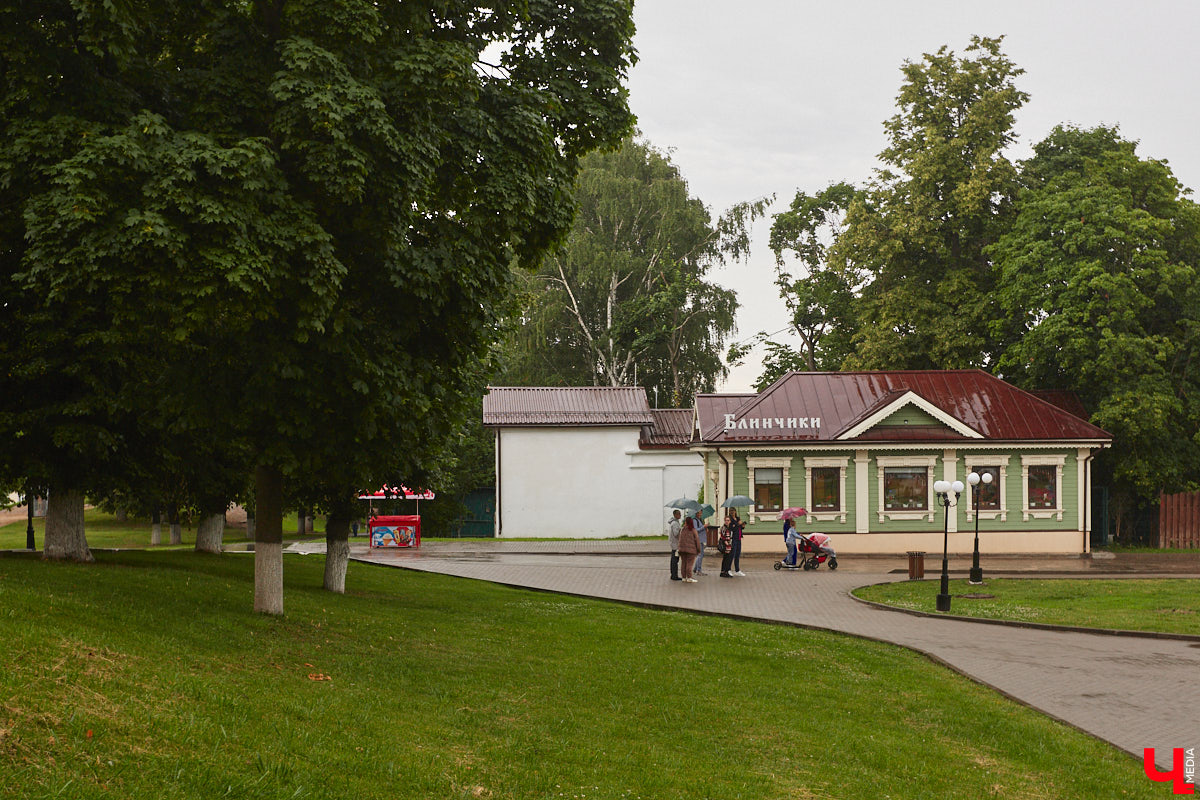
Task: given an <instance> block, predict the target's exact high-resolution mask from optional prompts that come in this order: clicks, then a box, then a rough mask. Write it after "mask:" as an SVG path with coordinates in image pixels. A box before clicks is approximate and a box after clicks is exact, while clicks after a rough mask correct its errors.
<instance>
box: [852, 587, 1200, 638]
mask: <svg viewBox="0 0 1200 800" xmlns="http://www.w3.org/2000/svg"><path fill="white" fill-rule="evenodd" d="M937 593H938V582H937V581H933V580H925V581H900V582H897V583H886V584H880V585H878V586H864V587H863V588H861V589H856V590H855V591H854V594H855V595H857V596H858V597H861V598H862V599H864V600H871V601H873V602H876V603H886V604H887V605H892V606H896V607H898V608H909V609H913V610H916V611H928V612H933V611H934V610H935V608H934V606H935V601H936V596H937ZM964 594H990V595H995V597H994V598H985V599H978V600H973V599H965V598H962V597H960V595H964ZM950 595H951V597H952V598H953V599H952V600H951V608H950V613H952V614H955V615H958V616H963V617H983V618H988V619H1007V620H1013V621H1017V622H1039V623H1043V624H1050V625H1072V626H1078V627H1083V628H1114V629H1119V630H1129V631H1155V632H1160V633H1188V634H1193V635H1200V581H1197V580H1195V579H1187V578H1148V579H1142V578H1129V579H1124V578H1122V579H1119V580H1104V579H1099V578H1088V579H1086V580H1084V579H1077V580H1052V579H1051V580H1046V579H1041V578H1039V579H1006V578H995V579H988V580H987V581H986V583H985V585H983V586H971V585H970V584H968V583H967V582H966V581H965V580H952V581H950Z"/></svg>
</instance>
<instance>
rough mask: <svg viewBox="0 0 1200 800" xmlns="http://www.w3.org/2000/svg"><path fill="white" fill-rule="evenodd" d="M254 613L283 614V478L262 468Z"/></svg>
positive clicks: (257, 479)
mask: <svg viewBox="0 0 1200 800" xmlns="http://www.w3.org/2000/svg"><path fill="white" fill-rule="evenodd" d="M254 506H255V507H254V518H255V520H257V522H256V525H255V534H254V610H255V611H257V612H259V613H262V614H282V613H283V475H282V474H280V472H279V470H278V469H275V468H273V467H269V466H265V465H259V466H258V467H257V468H255V470H254Z"/></svg>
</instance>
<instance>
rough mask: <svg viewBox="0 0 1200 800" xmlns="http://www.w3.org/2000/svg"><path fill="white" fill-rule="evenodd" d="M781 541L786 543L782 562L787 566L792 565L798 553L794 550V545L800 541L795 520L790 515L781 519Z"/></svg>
mask: <svg viewBox="0 0 1200 800" xmlns="http://www.w3.org/2000/svg"><path fill="white" fill-rule="evenodd" d="M783 541H784V542H785V543H787V557H786V558H785V559H784V560H783V563H784V564H787V565H788V566H789V567H794V566H796V559H797V558H798V555H799V554H798V553H797V552H796V547H797V544H798V543H799V541H800V533H799V531H797V530H796V522H795V521H794V520H793V519H792V518H791V517H788V518H787V519H785V520H784V521H783Z"/></svg>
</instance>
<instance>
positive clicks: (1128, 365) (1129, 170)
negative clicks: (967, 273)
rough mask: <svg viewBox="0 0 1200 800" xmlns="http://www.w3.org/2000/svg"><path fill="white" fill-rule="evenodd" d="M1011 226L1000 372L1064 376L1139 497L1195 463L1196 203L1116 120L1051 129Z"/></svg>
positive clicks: (1169, 487)
mask: <svg viewBox="0 0 1200 800" xmlns="http://www.w3.org/2000/svg"><path fill="white" fill-rule="evenodd" d="M1022 179H1023V182H1024V184H1025V189H1024V191H1023V192H1022V194H1021V197H1020V201H1019V211H1018V214H1017V216H1016V218H1015V220H1014V222H1013V225H1012V227H1011V228H1010V229H1009V230H1008V231H1007V232H1006V233H1005V234H1004V236H1002V237H1001V238H1000V240H999V241H998V242H997V244H996V245H995V246H994V247H992V248H991V249H990V251H989V252H990V254H991V255H992V257H993V258H995V260H996V263H997V265H998V267H999V270H1000V276H1001V280H1000V285H999V287H998V289H997V291H996V293H995V297H996V300H997V303H998V305H999V306H1000V307H1001V308H1002V309H1003V310H1004V312H1005V314H1006V315H1007V318H1008V321H1007V322H1005V323H1004V324H1003V327H1002V328H1001V331H1000V332H1001V333H1002V334H1003V335H1005V336H1008V337H1011V339H1012V341H1011V343H1010V345H1009V346H1008V347H1007V348H1006V350H1005V351H1004V353H1003V354H1002V356H1001V358H1000V359H999V363H998V365H997V366H998V368H999V369H1000V370H1002V371H1003V373H1004V374H1005V376H1006V377H1008V378H1010V379H1011V380H1013V381H1015V382H1017V383H1018V384H1020V385H1022V386H1027V387H1032V388H1049V387H1066V388H1070V389H1072V390H1074V391H1076V392H1077V393H1078V394H1079V395H1080V396H1081V398H1082V399H1083V400H1084V402H1085V405H1086V406H1087V407H1088V408H1089V409H1090V410H1091V411H1092V421H1093V422H1095V423H1096V424H1097V425H1100V426H1101V427H1103V428H1105V429H1106V430H1108V431H1110V432H1111V433H1112V434H1113V435H1114V453H1113V456H1114V459H1113V460H1114V464H1115V475H1114V477H1115V478H1116V480H1117V482H1118V484H1119V485H1120V486H1122V487H1124V488H1125V489H1127V490H1129V491H1131V492H1133V493H1134V494H1136V495H1140V496H1141V497H1145V498H1149V497H1153V496H1155V495H1157V493H1158V492H1159V491H1164V490H1165V491H1180V490H1183V489H1187V488H1192V487H1194V486H1195V483H1196V476H1197V475H1198V474H1200V282H1198V281H1197V278H1198V276H1197V269H1198V267H1200V207H1198V206H1197V205H1196V203H1194V202H1193V201H1191V200H1190V199H1188V198H1186V197H1185V196H1184V195H1183V193H1182V187H1181V186H1180V185H1179V183H1178V182H1177V181H1176V180H1175V178H1174V176H1173V175H1172V174H1171V171H1170V169H1169V168H1168V167H1167V165H1166V164H1165V163H1164V162H1161V161H1155V160H1149V159H1142V158H1139V157H1138V156H1137V154H1136V146H1135V143H1133V142H1130V141H1126V140H1124V139H1122V138H1121V137H1120V135H1119V133H1118V131H1117V130H1115V129H1112V128H1105V127H1099V128H1095V129H1092V130H1081V129H1078V128H1072V127H1062V126H1060V127H1058V128H1056V129H1055V130H1054V131H1053V132H1052V133H1051V134H1050V136H1049V137H1047V138H1046V139H1045V140H1044V141H1042V142H1041V143H1040V144H1038V145H1037V146H1036V147H1035V151H1034V156H1033V157H1032V158H1031V159H1029V160H1028V161H1027V162H1025V164H1023V166H1022Z"/></svg>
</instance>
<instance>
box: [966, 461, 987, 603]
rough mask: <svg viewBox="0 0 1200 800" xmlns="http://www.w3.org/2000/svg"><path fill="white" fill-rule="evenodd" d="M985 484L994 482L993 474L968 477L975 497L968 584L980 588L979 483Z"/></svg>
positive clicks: (973, 473)
mask: <svg viewBox="0 0 1200 800" xmlns="http://www.w3.org/2000/svg"><path fill="white" fill-rule="evenodd" d="M980 480H982V481H983V482H984V483H991V482H992V473H990V472H985V473H983V475H982V476H980V474H979V473H978V472H972V473H971V474H970V475H968V476H967V483H969V484H971V494H973V495H975V497H974V500H975V553H974V555H972V556H971V574H970V576H968V578H967V582H968V583H970V584H972V585H974V586H979V585H980V584H981V583H983V570H982V569H981V568H980V566H979V481H980Z"/></svg>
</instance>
